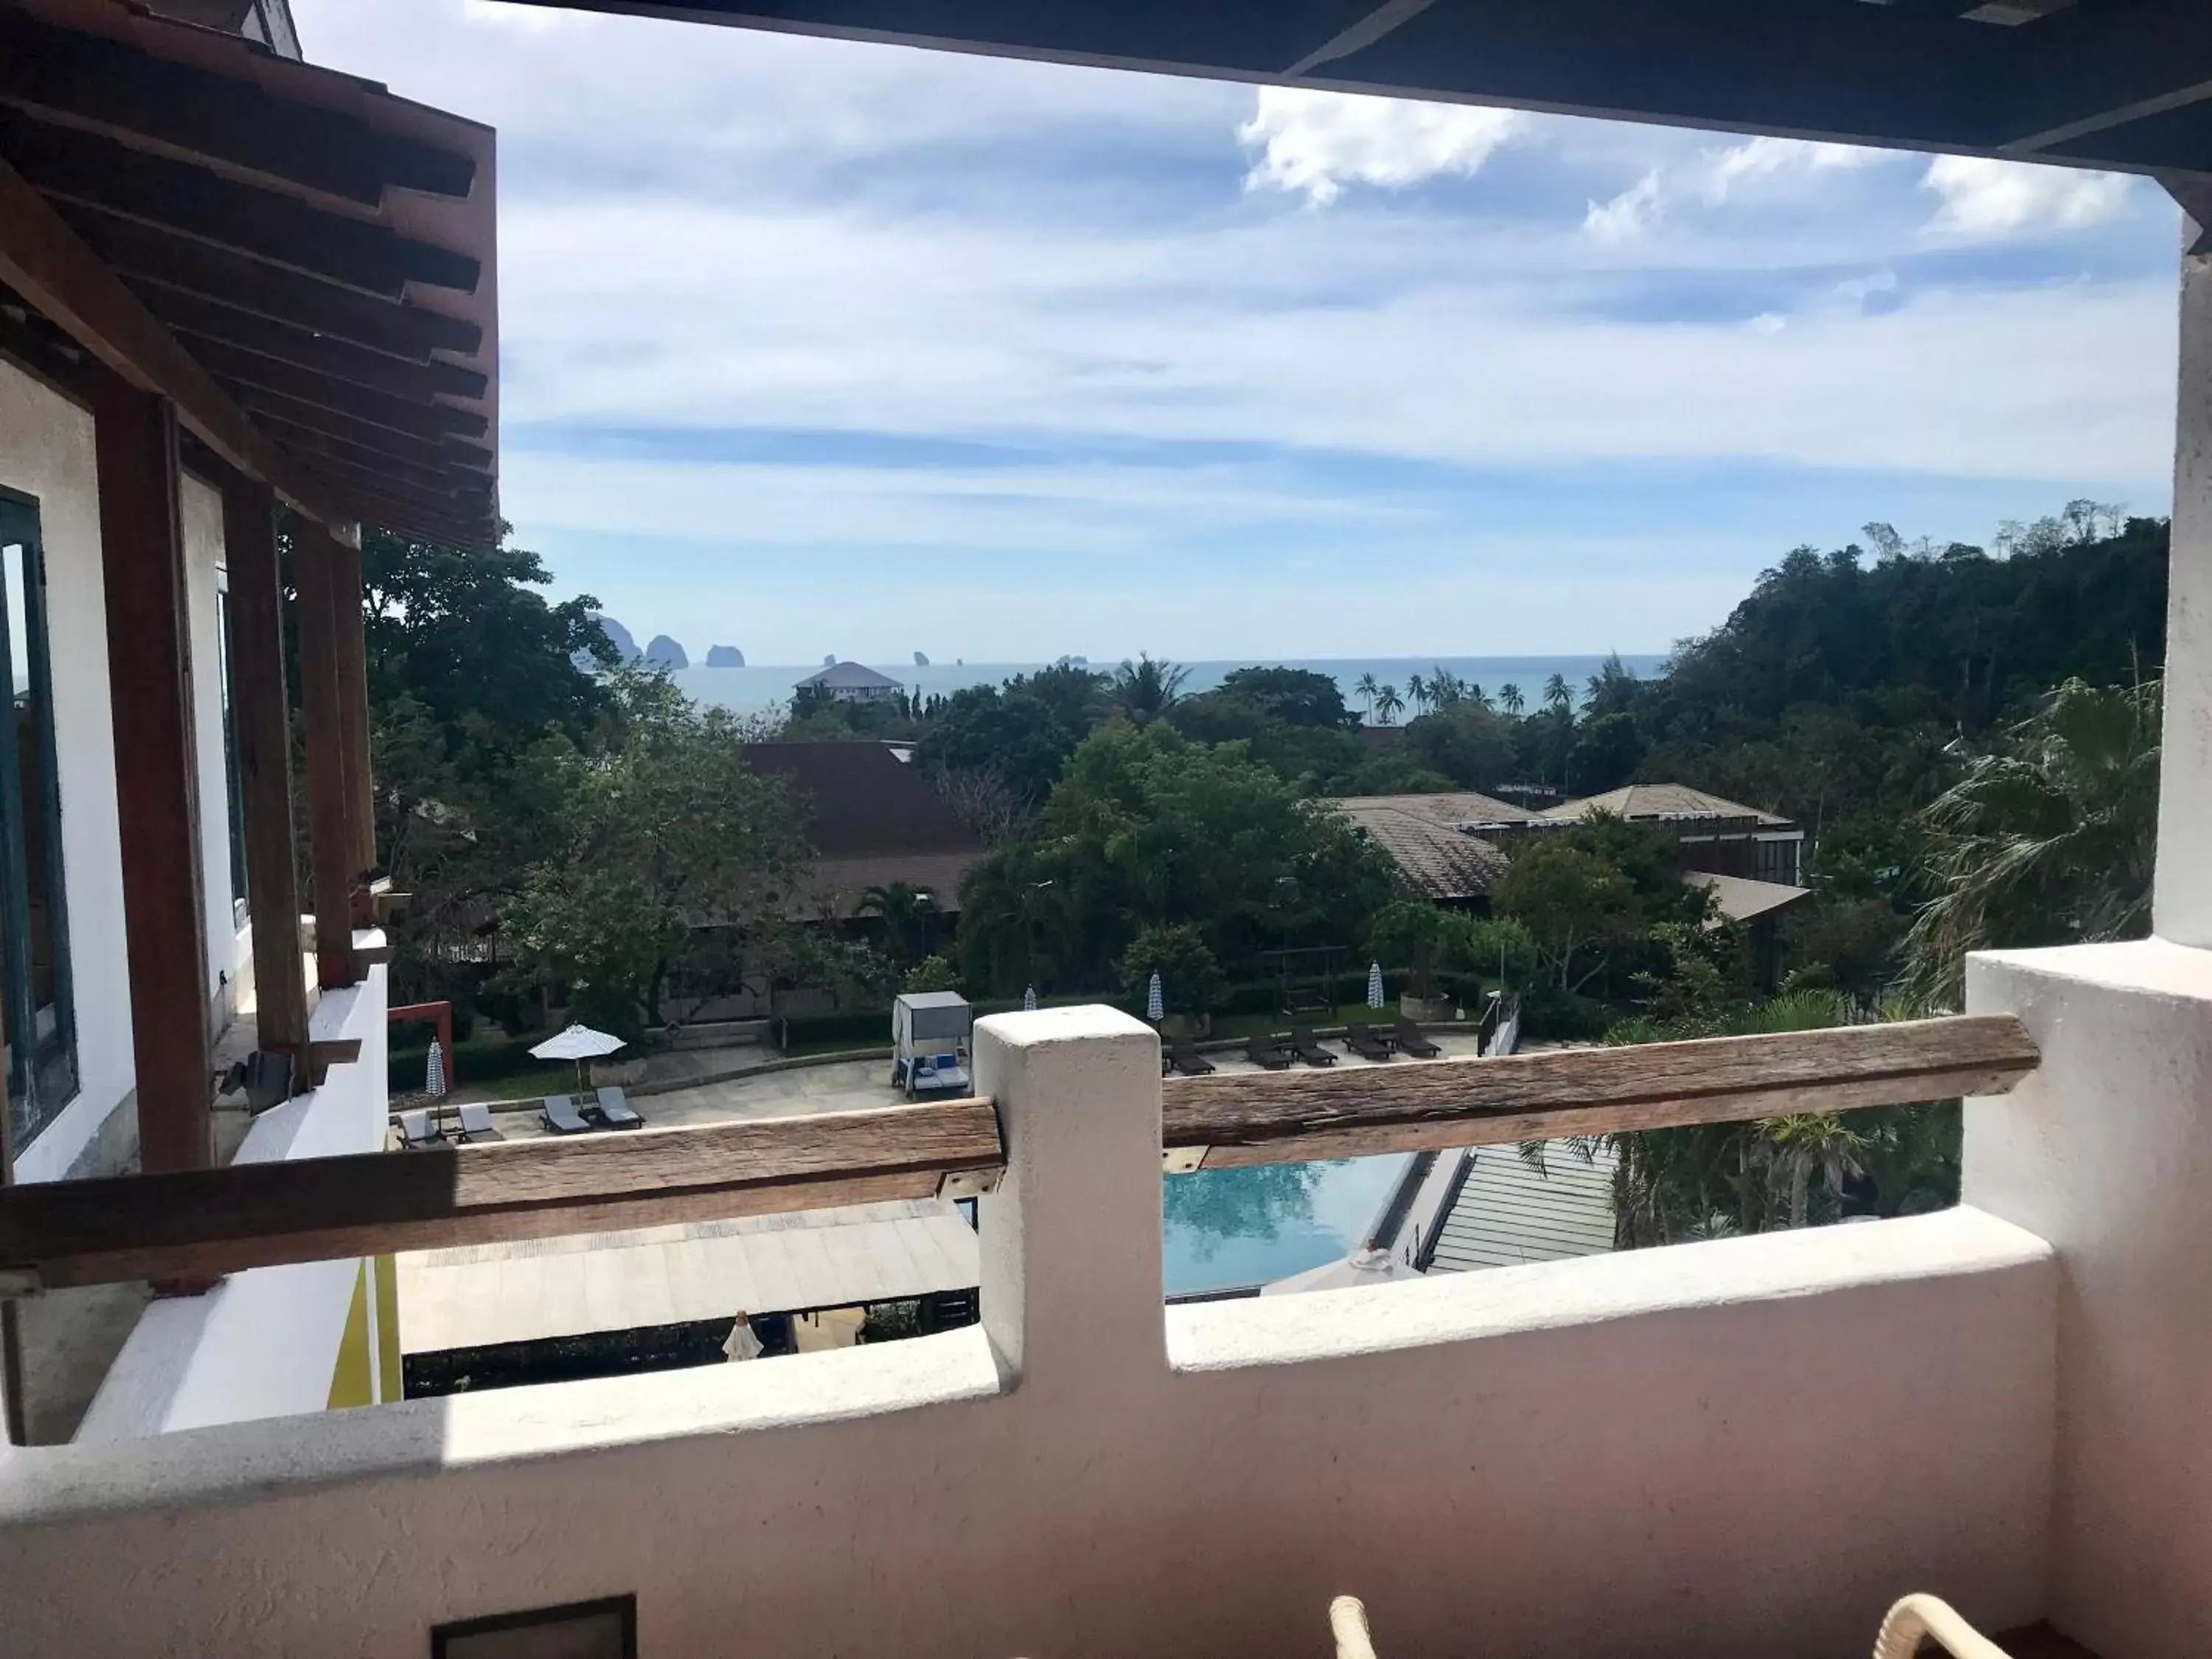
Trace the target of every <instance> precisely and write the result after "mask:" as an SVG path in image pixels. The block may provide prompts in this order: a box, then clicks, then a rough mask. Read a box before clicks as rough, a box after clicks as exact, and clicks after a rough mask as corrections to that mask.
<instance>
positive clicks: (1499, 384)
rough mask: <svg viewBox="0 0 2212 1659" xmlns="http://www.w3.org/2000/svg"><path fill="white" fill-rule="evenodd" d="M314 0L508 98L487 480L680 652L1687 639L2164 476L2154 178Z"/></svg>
mask: <svg viewBox="0 0 2212 1659" xmlns="http://www.w3.org/2000/svg"><path fill="white" fill-rule="evenodd" d="M295 12H296V13H297V14H298V16H299V21H300V30H301V39H302V40H303V42H304V43H305V45H306V47H307V52H308V55H309V56H310V57H311V58H314V59H316V60H317V61H319V62H321V63H325V64H331V65H332V66H334V67H338V68H343V69H345V70H349V71H352V72H355V73H357V74H361V75H363V76H368V77H370V78H373V79H376V80H380V81H383V82H386V83H387V84H389V85H390V86H391V87H392V89H393V90H394V91H396V92H398V93H399V94H403V95H406V96H410V97H414V98H417V99H420V100H423V101H425V102H428V103H434V104H437V105H440V106H443V107H446V108H449V109H452V110H454V111H456V112H459V113H462V114H465V115H469V116H472V117H474V118H477V119H480V120H483V121H487V122H489V123H491V124H492V125H495V126H496V127H497V128H498V129H499V132H500V148H499V191H500V314H501V444H502V457H501V499H502V502H503V504H504V507H505V510H506V513H507V516H508V517H509V518H510V519H511V520H513V522H514V525H515V527H516V532H517V537H518V538H519V539H520V541H521V542H522V543H523V544H525V545H528V546H531V547H534V548H537V549H538V550H540V551H541V552H543V553H544V555H545V556H546V558H547V561H548V562H549V563H550V566H551V568H552V569H553V571H554V572H555V574H556V592H561V593H563V594H565V593H568V592H577V591H587V592H592V593H594V594H596V595H598V596H599V598H600V599H601V600H602V601H603V602H604V603H605V605H606V607H607V609H608V610H609V611H611V612H612V613H613V614H614V615H616V616H617V617H621V618H622V619H623V621H624V622H625V623H627V624H628V625H629V627H630V628H631V629H632V630H633V631H635V633H636V634H637V635H639V637H641V638H643V637H645V636H646V635H651V634H655V633H664V632H665V633H668V634H671V635H674V636H675V637H676V638H678V640H680V641H683V643H684V645H685V646H686V647H689V648H690V651H691V652H692V653H693V654H694V655H695V656H696V655H699V654H702V653H704V651H705V648H706V647H707V646H708V645H709V644H712V643H718V642H726V643H731V644H735V645H737V646H738V647H741V648H743V649H744V652H745V653H746V654H747V656H748V658H749V659H750V660H752V661H755V662H788V663H805V662H813V661H818V660H819V659H820V658H821V657H822V656H823V653H827V652H831V651H835V652H836V653H840V654H841V655H847V656H854V657H862V658H875V659H884V660H890V659H903V658H904V657H905V656H906V655H907V653H908V652H909V651H911V650H914V649H916V648H920V649H922V650H926V651H927V652H928V653H930V654H931V655H932V656H933V657H937V658H939V659H949V658H951V657H955V656H960V657H965V658H967V659H969V660H971V661H972V660H1009V659H1012V660H1025V659H1041V658H1046V657H1051V656H1056V655H1058V654H1060V653H1063V652H1074V653H1084V654H1087V655H1089V656H1091V657H1092V658H1094V659H1101V660H1111V659H1115V658H1118V657H1121V656H1124V655H1127V654H1131V653H1134V652H1136V651H1137V650H1139V649H1140V648H1141V649H1146V650H1150V651H1152V652H1153V653H1155V654H1161V653H1164V654H1167V655H1170V656H1174V657H1180V658H1185V659H1217V658H1224V657H1244V656H1253V657H1261V656H1272V657H1293V658H1296V657H1360V656H1378V655H1390V656H1398V655H1403V656H1421V657H1431V656H1437V655H1479V654H1499V653H1528V654H1537V653H1554V652H1583V651H1602V650H1606V649H1609V648H1617V649H1620V650H1623V651H1654V650H1663V649H1664V648H1665V647H1667V646H1668V645H1669V644H1670V643H1672V642H1673V641H1674V640H1676V639H1677V638H1680V637H1681V636H1683V635H1686V634H1690V633H1692V632H1696V631H1699V630H1702V629H1706V628H1710V627H1711V626H1712V625H1713V624H1715V623H1717V622H1718V621H1720V620H1721V619H1722V617H1724V616H1725V615H1726V614H1727V611H1728V610H1729V606H1730V605H1733V604H1734V603H1735V600H1736V599H1739V598H1740V597H1741V595H1742V593H1743V592H1744V591H1745V590H1746V588H1747V586H1748V584H1749V582H1750V580H1751V579H1752V578H1753V576H1754V575H1755V574H1756V573H1757V572H1758V571H1759V569H1760V568H1763V567H1765V566H1766V565H1768V564H1771V563H1772V562H1774V561H1775V559H1777V558H1778V556H1780V555H1781V554H1782V553H1784V552H1785V551H1786V550H1788V549H1789V548H1790V547H1792V546H1794V545H1796V544H1799V543H1801V542H1812V543H1814V544H1821V545H1830V544H1838V543H1841V542H1843V541H1845V540H1849V539H1852V538H1855V537H1856V536H1857V530H1858V526H1860V525H1862V524H1863V523H1865V522H1866V521H1867V520H1874V519H1880V520H1888V521H1890V522H1893V523H1894V524H1895V525H1896V526H1897V527H1898V529H1899V530H1900V531H1901V532H1904V533H1905V535H1906V536H1908V537H1913V536H1918V535H1923V534H1925V535H1929V536H1933V537H1935V538H1937V539H1938V540H1939V541H1940V540H1947V539H1952V538H1959V539H1966V540H1972V541H1986V540H1987V539H1988V538H1989V537H1990V534H1991V532H1993V530H1994V529H1995V527H1996V525H1997V523H1998V522H1999V521H2000V520H2005V519H2026V518H2033V517H2035V516H2037V515H2039V514H2040V513H2047V512H2052V511H2055V510H2057V508H2058V507H2060V506H2061V505H2062V504H2063V502H2064V501H2067V500H2068V499H2069V498H2071V497H2075V496H2080V495H2088V496H2093V497H2094V498H2096V499H2098V500H2100V501H2116V502H2123V503H2125V504H2126V505H2127V506H2129V507H2130V508H2132V509H2133V510H2135V511H2137V512H2146V513H2164V512H2165V511H2166V506H2167V501H2168V499H2169V495H2170V471H2171V467H2172V379H2173V345H2172V341H2173V328H2174V321H2173V314H2174V287H2173V266H2174V254H2175V246H2176V240H2177V237H2178V234H2179V232H2178V218H2177V215H2176V211H2175V210H2174V209H2173V208H2172V205H2171V204H2169V203H2168V202H2167V201H2166V197H2164V195H2163V194H2162V193H2161V192H2160V191H2158V190H2157V188H2156V187H2155V186H2154V185H2151V184H2149V183H2148V182H2147V181H2143V180H2130V179H2119V178H2116V177H2112V176H2109V175H2103V174H2096V173H2080V172H2062V171H2057V170H2053V169H2045V168H2030V167H2018V166H2015V165H2012V164H2008V163H1996V162H1982V161H1960V160H1958V159H1955V158H1948V159H1936V160H1931V159H1930V158H1928V157H1925V156H1914V155H1888V154H1883V153H1880V152H1869V151H1853V150H1843V149H1835V148H1832V147H1826V146H1817V145H1809V144H1802V143H1788V142H1784V141H1778V140H1767V139H1760V140H1736V139H1730V138H1729V137H1725V136H1717V135H1713V134H1709V133H1687V132H1677V131H1667V130H1662V129H1656V128H1649V127H1633V126H1626V125H1616V124H1609V123H1602V122H1590V121H1576V120H1571V119H1567V118H1558V117H1541V116H1529V115H1522V114H1515V113H1510V112H1501V111H1492V110H1483V109H1468V108H1445V107H1441V106H1422V105H1413V104H1401V103H1395V102H1388V101H1383V100H1367V99H1346V98H1340V97H1336V96H1333V95H1328V94H1298V93H1291V92H1285V91H1282V90H1279V89H1255V88H1249V87H1236V86H1227V85H1220V84H1215V83H1210V82H1196V81H1181V80H1175V79H1171V78H1167V77H1154V76H1126V75H1115V74H1112V73H1109V72H1106V71H1100V70H1077V69H1069V68H1065V67H1061V66H1057V65H1048V64H1018V63H1009V62H1001V61H995V60H990V59H983V58H963V57H956V56H951V55H941V54H932V53H924V52H911V51H906V50H902V49H899V48H896V47H883V46H861V45H854V44H849V43H843V42H829V41H816V40H800V39H796V38H789V37H783V36H776V35H769V34H759V33H750V32H746V31H740V30H732V29H714V28H705V27H697V26H688V25H682V24H671V23H663V22H656V21H643V20H631V19H616V18H605V17H596V16H590V15H581V14H570V13H547V12H540V11H536V10H530V9H517V8H513V7H507V6H503V5H499V4H495V3H487V0H379V3H376V4H374V5H368V4H362V3H361V0H295Z"/></svg>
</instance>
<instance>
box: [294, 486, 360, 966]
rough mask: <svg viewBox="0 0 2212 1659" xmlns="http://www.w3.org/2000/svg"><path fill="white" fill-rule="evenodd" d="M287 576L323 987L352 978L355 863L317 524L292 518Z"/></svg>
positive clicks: (326, 554) (327, 543) (327, 566)
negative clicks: (296, 628) (295, 631)
mask: <svg viewBox="0 0 2212 1659" xmlns="http://www.w3.org/2000/svg"><path fill="white" fill-rule="evenodd" d="M294 522H295V526H296V527H295V530H294V532H293V544H292V551H293V558H292V562H293V577H294V580H295V583H296V585H297V587H298V590H299V596H300V599H299V605H300V706H301V713H302V714H304V715H305V716H306V723H307V817H308V826H309V829H310V832H311V834H312V836H313V848H312V849H311V850H312V852H313V866H314V883H313V887H314V902H315V967H316V975H317V977H318V978H319V981H321V984H322V987H323V988H324V989H325V990H326V991H328V990H335V989H337V987H340V986H344V985H355V984H358V983H359V982H360V981H361V964H360V963H359V962H358V961H357V960H356V957H355V956H354V951H353V915H352V911H353V886H354V876H355V874H356V872H357V871H358V868H359V866H357V865H356V862H355V860H354V854H356V851H357V850H358V844H357V843H356V840H355V830H354V826H353V814H352V811H350V810H349V799H348V781H349V772H348V767H347V763H346V743H345V738H344V714H343V708H342V705H341V703H340V701H339V696H338V654H337V641H336V634H337V619H336V614H335V607H336V596H335V595H334V594H333V592H331V590H332V588H333V587H334V586H336V584H335V582H334V581H333V580H332V571H331V563H332V557H331V553H332V544H331V537H330V534H329V532H327V531H325V530H324V529H323V528H322V526H319V525H315V524H309V523H307V521H305V520H295V521H294Z"/></svg>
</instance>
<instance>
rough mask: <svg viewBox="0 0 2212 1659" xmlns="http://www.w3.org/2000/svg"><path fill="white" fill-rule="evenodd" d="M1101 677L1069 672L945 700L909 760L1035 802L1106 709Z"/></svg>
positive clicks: (1021, 677) (1049, 671)
mask: <svg viewBox="0 0 2212 1659" xmlns="http://www.w3.org/2000/svg"><path fill="white" fill-rule="evenodd" d="M1108 685H1109V681H1108V679H1107V677H1106V676H1105V675H1103V674H1094V673H1092V672H1091V671H1090V670H1089V669H1087V668H1078V667H1074V666H1073V665H1069V666H1065V667H1054V668H1044V669H1040V670H1038V671H1036V673H1034V674H1017V675H1015V676H1014V677H1013V678H1012V679H1010V680H1008V681H1006V684H1004V685H1003V686H989V685H981V686H970V687H969V688H967V689H966V690H959V691H955V692H954V693H953V694H952V695H951V696H949V697H947V698H946V699H945V702H944V706H943V707H942V708H939V710H938V712H937V714H936V715H935V716H934V717H933V719H932V720H930V721H929V724H928V729H927V731H926V732H924V734H923V736H922V738H921V744H920V745H919V747H918V749H917V750H916V753H915V758H916V760H917V761H918V762H920V763H921V765H922V766H924V767H926V768H927V769H930V770H932V771H938V770H951V771H956V772H983V773H990V774H994V775H996V776H998V777H1000V778H1001V779H1003V780H1004V781H1006V783H1007V784H1008V785H1009V786H1010V787H1012V788H1013V789H1014V790H1016V791H1018V793H1021V794H1022V795H1024V796H1026V797H1027V798H1028V799H1031V800H1034V801H1042V800H1043V799H1044V798H1045V797H1046V796H1047V795H1048V794H1049V793H1051V791H1052V787H1053V785H1054V783H1055V782H1057V781H1059V778H1060V768H1061V767H1062V766H1063V765H1065V764H1066V760H1067V757H1068V756H1069V755H1071V754H1073V752H1074V750H1075V746H1076V744H1079V743H1081V742H1082V741H1083V739H1084V738H1085V736H1086V735H1087V734H1088V733H1089V732H1090V731H1091V728H1092V727H1093V726H1097V724H1098V723H1099V721H1101V720H1103V719H1105V718H1106V714H1107V712H1108V709H1109V706H1110V705H1109V700H1108V696H1107V687H1108Z"/></svg>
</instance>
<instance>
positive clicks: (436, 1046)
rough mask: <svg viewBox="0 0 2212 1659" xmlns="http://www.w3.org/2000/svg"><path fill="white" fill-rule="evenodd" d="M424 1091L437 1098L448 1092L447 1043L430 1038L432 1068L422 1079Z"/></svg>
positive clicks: (432, 1097)
mask: <svg viewBox="0 0 2212 1659" xmlns="http://www.w3.org/2000/svg"><path fill="white" fill-rule="evenodd" d="M422 1092H423V1093H424V1094H426V1095H428V1096H429V1097H430V1098H431V1099H433V1100H435V1099H436V1098H437V1097H439V1096H440V1095H442V1094H444V1093H445V1092H446V1045H445V1044H443V1043H442V1042H439V1041H438V1039H437V1038H435V1037H432V1038H431V1039H430V1069H429V1073H428V1075H427V1076H425V1077H424V1078H423V1079H422Z"/></svg>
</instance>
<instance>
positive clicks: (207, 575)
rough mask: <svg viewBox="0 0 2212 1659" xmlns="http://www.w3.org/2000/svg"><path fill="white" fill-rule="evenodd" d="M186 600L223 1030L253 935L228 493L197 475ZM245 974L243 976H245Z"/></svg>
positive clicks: (218, 1017)
mask: <svg viewBox="0 0 2212 1659" xmlns="http://www.w3.org/2000/svg"><path fill="white" fill-rule="evenodd" d="M178 494H179V507H180V509H181V516H182V518H183V520H184V531H185V603H186V608H187V612H188V615H189V618H190V622H191V649H192V734H193V743H194V747H195V750H196V751H197V762H198V779H199V798H200V893H201V896H202V901H203V907H204V911H205V915H204V920H203V921H202V924H201V925H202V927H203V928H204V930H205V932H206V934H207V954H208V977H207V982H208V1006H209V1007H210V1011H211V1012H212V1013H213V1015H214V1027H215V1029H216V1030H221V1029H222V1027H223V1026H225V1025H227V1024H229V1023H230V1021H231V1019H232V1018H233V1017H234V1015H235V1014H236V1013H237V1012H238V1006H239V996H240V989H241V987H242V986H243V985H244V984H248V983H251V981H252V963H253V935H252V932H251V931H250V930H248V929H245V928H241V927H239V926H238V924H237V921H236V919H235V918H236V912H235V911H234V908H232V904H231V891H230V775H229V772H228V768H227V766H226V764H225V763H224V759H223V715H222V707H223V704H222V699H223V686H222V637H221V635H220V633H219V632H218V629H219V628H220V626H221V623H220V620H219V619H220V617H221V613H222V579H221V567H222V562H223V544H222V492H221V491H220V490H218V489H216V488H215V487H214V486H213V485H212V484H209V483H204V482H203V481H202V480H200V479H198V478H195V477H191V476H190V475H189V474H188V475H186V477H185V480H184V483H183V486H182V488H181V489H179V492H178ZM241 976H242V977H241Z"/></svg>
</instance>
